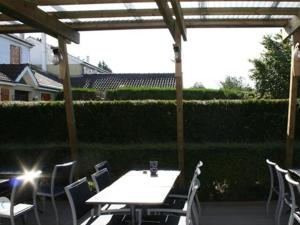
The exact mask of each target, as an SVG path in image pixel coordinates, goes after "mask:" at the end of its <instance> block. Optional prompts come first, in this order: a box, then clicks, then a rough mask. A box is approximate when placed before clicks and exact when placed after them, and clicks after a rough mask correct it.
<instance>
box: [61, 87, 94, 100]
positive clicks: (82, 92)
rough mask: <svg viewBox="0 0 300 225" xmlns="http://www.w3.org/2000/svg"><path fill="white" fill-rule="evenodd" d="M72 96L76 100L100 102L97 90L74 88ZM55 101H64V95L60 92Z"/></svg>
mask: <svg viewBox="0 0 300 225" xmlns="http://www.w3.org/2000/svg"><path fill="white" fill-rule="evenodd" d="M72 95H73V99H74V100H100V97H99V96H98V91H97V89H93V88H73V89H72ZM55 99H56V100H63V99H64V93H63V92H59V93H58V94H57V96H56V98H55Z"/></svg>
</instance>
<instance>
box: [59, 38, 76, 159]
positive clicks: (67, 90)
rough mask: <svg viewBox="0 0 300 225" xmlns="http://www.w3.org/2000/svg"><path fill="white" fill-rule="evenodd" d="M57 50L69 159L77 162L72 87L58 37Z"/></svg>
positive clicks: (64, 50) (62, 41)
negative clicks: (58, 51)
mask: <svg viewBox="0 0 300 225" xmlns="http://www.w3.org/2000/svg"><path fill="white" fill-rule="evenodd" d="M58 44H59V49H60V51H61V53H62V56H63V60H62V61H61V62H60V64H59V68H60V76H61V79H62V80H63V86H64V99H65V109H66V119H67V127H68V135H69V143H70V149H71V157H72V159H73V160H78V141H77V130H76V121H75V115H74V107H73V98H72V86H71V79H70V71H69V62H68V52H67V45H66V41H65V40H64V39H63V38H61V37H58Z"/></svg>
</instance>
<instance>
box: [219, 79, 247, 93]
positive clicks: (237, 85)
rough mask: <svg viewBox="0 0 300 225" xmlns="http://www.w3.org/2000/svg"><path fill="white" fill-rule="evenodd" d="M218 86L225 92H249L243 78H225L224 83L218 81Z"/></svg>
mask: <svg viewBox="0 0 300 225" xmlns="http://www.w3.org/2000/svg"><path fill="white" fill-rule="evenodd" d="M220 84H221V88H222V89H226V90H246V91H249V90H251V88H250V87H249V85H248V84H246V83H245V81H244V78H243V77H234V76H226V78H225V80H224V81H220Z"/></svg>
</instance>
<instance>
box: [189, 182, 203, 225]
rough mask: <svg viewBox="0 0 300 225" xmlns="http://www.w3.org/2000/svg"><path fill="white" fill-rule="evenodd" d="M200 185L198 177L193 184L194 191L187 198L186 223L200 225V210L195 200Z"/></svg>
mask: <svg viewBox="0 0 300 225" xmlns="http://www.w3.org/2000/svg"><path fill="white" fill-rule="evenodd" d="M199 187H200V181H199V180H198V179H197V178H196V179H195V180H194V181H193V184H192V191H191V194H190V196H189V198H188V200H187V213H186V225H198V223H199V216H200V215H199V214H198V212H199V210H198V209H197V207H198V206H197V204H196V202H195V197H196V196H197V191H198V189H199Z"/></svg>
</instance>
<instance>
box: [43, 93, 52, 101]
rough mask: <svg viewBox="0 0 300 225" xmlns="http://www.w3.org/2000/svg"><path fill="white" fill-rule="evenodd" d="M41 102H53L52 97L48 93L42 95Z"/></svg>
mask: <svg viewBox="0 0 300 225" xmlns="http://www.w3.org/2000/svg"><path fill="white" fill-rule="evenodd" d="M41 100H42V101H50V100H51V95H50V94H48V93H42V94H41Z"/></svg>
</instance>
